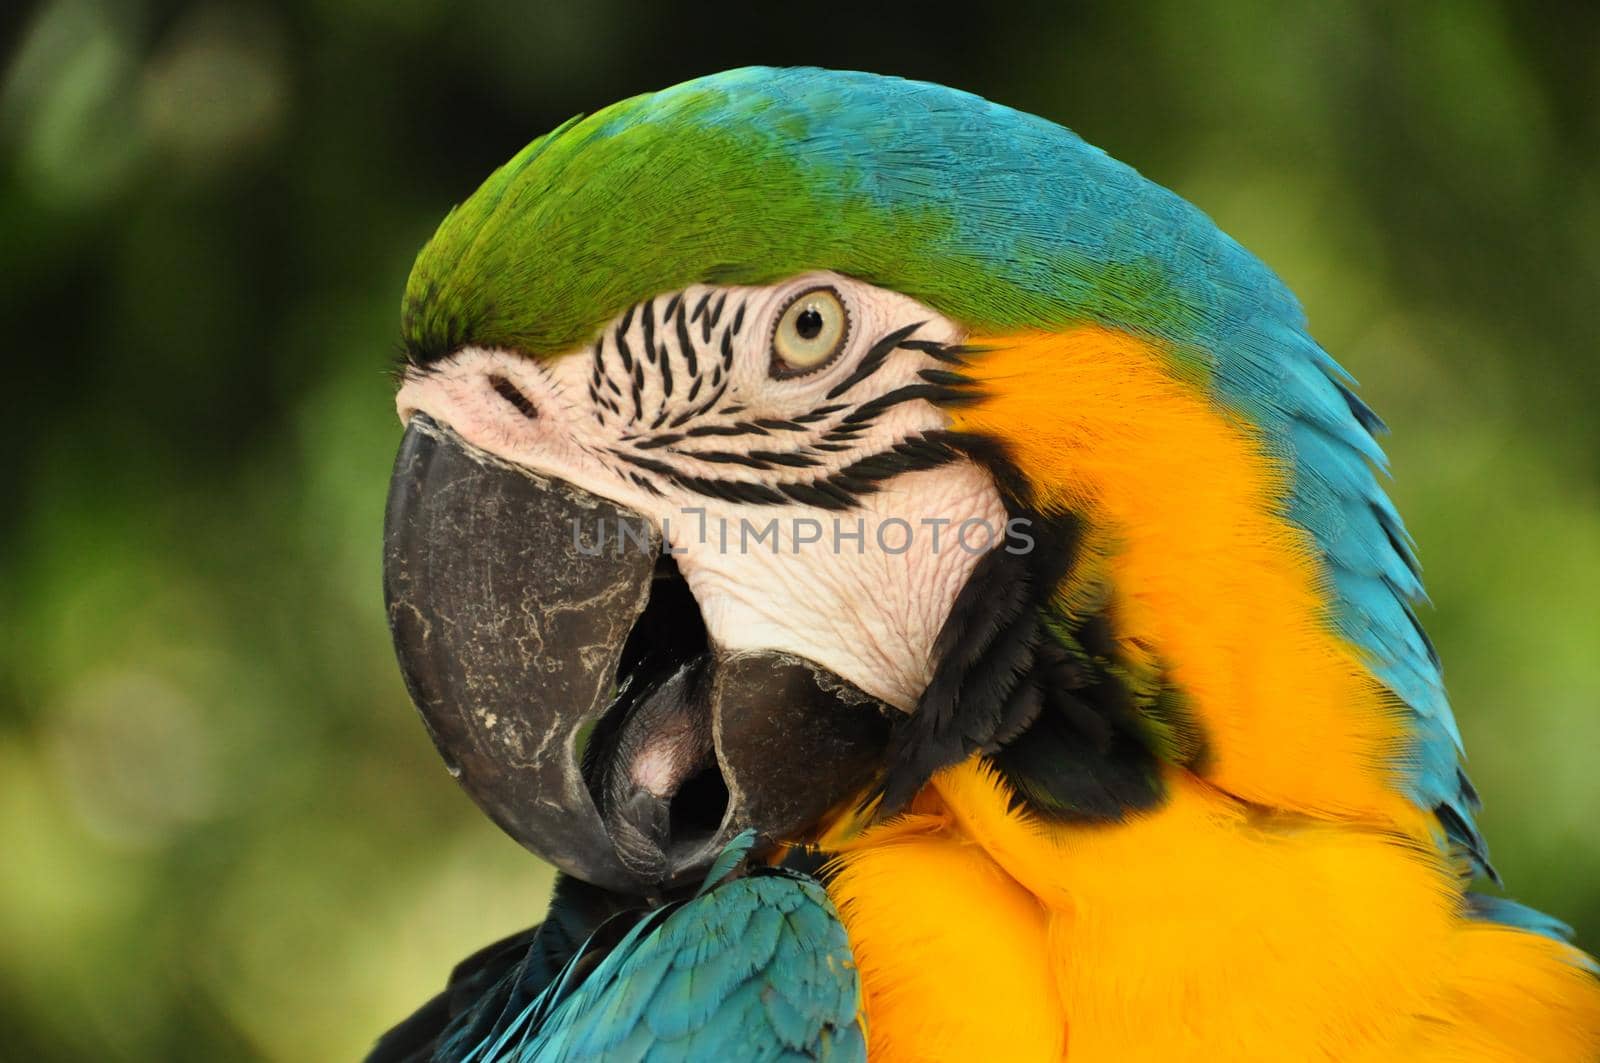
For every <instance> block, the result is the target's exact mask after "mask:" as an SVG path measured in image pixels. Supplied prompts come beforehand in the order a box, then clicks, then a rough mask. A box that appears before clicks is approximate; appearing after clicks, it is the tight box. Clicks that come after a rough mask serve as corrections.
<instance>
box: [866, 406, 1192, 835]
mask: <svg viewBox="0 0 1600 1063" xmlns="http://www.w3.org/2000/svg"><path fill="white" fill-rule="evenodd" d="M935 442H937V443H938V444H939V445H940V446H942V447H944V448H945V449H947V450H950V451H953V452H957V453H960V454H961V455H963V456H965V457H967V458H968V459H970V460H973V461H975V462H977V463H978V464H980V465H983V466H984V467H985V468H987V469H988V470H989V471H990V473H991V475H992V476H993V477H994V480H995V483H996V485H997V487H998V488H999V489H1000V492H1001V495H1002V497H1003V499H1004V500H1005V503H1006V508H1007V512H1008V515H1009V516H1010V517H1011V518H1013V519H1015V518H1025V519H1027V520H1028V521H1029V524H1028V526H1027V530H1028V534H1029V535H1031V536H1032V537H1033V538H1034V540H1035V544H1034V547H1033V549H1032V550H1031V551H1029V552H1027V553H1011V552H1008V550H1007V549H1006V545H1001V546H999V547H997V548H996V549H994V550H991V551H990V552H989V553H987V554H985V555H984V556H983V558H982V559H981V560H980V561H979V562H978V564H977V566H976V567H975V568H974V569H973V572H972V574H971V575H970V576H969V577H968V579H967V582H966V584H965V586H963V587H962V589H961V592H960V594H959V595H958V596H957V598H956V601H955V604H954V606H953V607H952V609H951V611H950V615H949V617H948V618H947V619H946V621H945V624H944V627H943V628H942V629H941V630H940V633H939V636H938V638H937V640H936V641H935V645H934V660H935V665H934V674H933V678H932V680H931V681H930V682H929V684H928V687H927V689H926V690H925V691H924V692H923V695H922V698H921V700H920V701H919V702H918V705H917V709H916V711H915V712H914V713H912V714H910V715H909V716H906V717H905V718H903V719H902V720H900V721H898V722H897V723H896V727H895V731H894V735H893V737H892V738H891V741H890V748H889V755H888V759H887V768H886V770H885V773H884V776H883V779H882V782H881V784H880V786H879V789H878V792H877V794H875V795H874V796H876V797H878V798H879V799H880V806H879V808H880V814H887V813H893V812H894V811H897V810H898V809H900V808H902V807H904V806H905V804H906V802H908V801H910V800H911V798H912V797H914V796H915V795H916V793H917V792H918V791H919V790H921V789H922V787H923V786H924V785H925V784H926V783H927V781H928V779H929V778H930V777H931V776H932V775H933V774H934V773H935V772H937V771H939V770H940V769H941V768H945V767H949V766H951V765H953V764H958V763H960V762H962V761H964V760H966V759H967V758H968V757H970V756H972V755H973V754H975V753H980V754H983V755H985V756H986V757H987V760H988V762H989V763H990V764H991V765H992V766H993V767H994V768H995V769H996V770H997V771H998V772H999V773H1000V775H1001V776H1002V777H1003V778H1004V779H1005V781H1006V782H1007V783H1008V784H1009V785H1010V787H1011V789H1012V792H1013V794H1014V801H1015V803H1016V804H1017V805H1018V806H1020V807H1023V808H1026V809H1028V810H1030V811H1032V812H1034V813H1037V814H1039V815H1042V816H1045V817H1048V818H1051V819H1058V820H1083V819H1089V820H1106V819H1119V818H1121V817H1122V816H1123V815H1125V814H1126V813H1127V812H1128V811H1130V810H1135V809H1141V808H1148V807H1151V806H1153V805H1155V804H1157V803H1159V802H1160V801H1161V800H1162V797H1163V790H1162V786H1161V775H1160V769H1161V762H1162V759H1163V753H1167V754H1169V755H1172V756H1175V757H1176V759H1179V760H1180V761H1181V762H1184V763H1189V764H1193V763H1195V762H1196V761H1198V760H1199V759H1200V758H1201V757H1203V755H1204V749H1203V741H1201V739H1200V736H1199V732H1198V729H1196V728H1193V727H1192V721H1190V720H1188V719H1187V718H1186V717H1183V718H1178V717H1179V716H1181V708H1180V707H1175V704H1174V703H1173V702H1171V701H1168V702H1165V703H1163V711H1164V712H1166V713H1169V714H1174V715H1173V717H1172V718H1163V719H1160V720H1150V719H1147V708H1146V706H1144V705H1143V704H1142V701H1141V696H1140V693H1139V692H1138V691H1136V690H1135V689H1134V687H1133V685H1132V684H1131V683H1130V682H1129V680H1128V679H1127V673H1126V671H1125V670H1124V669H1122V668H1120V667H1118V665H1117V656H1118V654H1117V647H1116V643H1115V640H1114V638H1113V636H1112V630H1111V625H1110V624H1109V623H1108V622H1107V621H1106V619H1105V618H1104V617H1101V616H1092V617H1089V618H1087V619H1085V620H1083V621H1081V622H1079V623H1077V624H1075V625H1073V624H1069V622H1068V620H1067V618H1066V617H1065V616H1064V615H1062V614H1061V613H1060V611H1059V610H1058V608H1057V606H1056V604H1055V602H1054V597H1055V593H1056V589H1057V588H1058V587H1059V586H1060V584H1061V581H1062V579H1063V578H1064V577H1065V576H1066V574H1067V573H1068V571H1069V570H1070V568H1071V566H1072V565H1073V564H1074V563H1075V561H1076V559H1077V556H1078V554H1079V552H1080V548H1081V538H1082V528H1081V524H1080V522H1079V521H1078V520H1077V518H1075V517H1073V516H1071V515H1070V514H1061V515H1053V514H1052V515H1049V516H1046V515H1044V514H1042V513H1040V512H1039V511H1038V510H1037V509H1036V508H1035V506H1034V504H1033V499H1032V492H1031V488H1030V487H1029V485H1028V482H1027V480H1026V478H1025V477H1024V476H1023V475H1022V474H1021V472H1020V471H1019V470H1018V469H1017V467H1016V465H1015V464H1014V463H1013V462H1011V461H1010V459H1009V458H1008V457H1007V455H1006V453H1005V449H1004V446H1003V445H1002V444H1000V443H999V442H997V441H995V440H992V439H987V438H983V437H977V436H970V435H964V434H957V433H946V434H945V435H944V436H943V437H941V438H940V439H938V440H936V441H935ZM1185 727H1189V728H1190V729H1189V730H1188V731H1184V732H1183V733H1184V735H1185V736H1186V738H1187V741H1181V742H1177V743H1175V744H1174V746H1173V749H1168V750H1162V749H1160V748H1158V746H1159V743H1158V742H1157V741H1156V739H1155V737H1154V734H1153V732H1155V731H1157V730H1159V731H1162V732H1163V733H1166V734H1168V735H1170V734H1172V733H1173V732H1174V731H1183V728H1185ZM1174 750H1175V752H1174Z"/></svg>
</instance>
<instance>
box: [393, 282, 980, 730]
mask: <svg viewBox="0 0 1600 1063" xmlns="http://www.w3.org/2000/svg"><path fill="white" fill-rule="evenodd" d="M808 296H809V297H811V298H813V299H814V301H815V305H816V308H817V310H818V313H817V314H815V315H811V314H808V313H806V312H807V311H810V310H811V309H812V304H810V303H807V304H803V305H797V303H796V300H797V298H807V297H808ZM835 298H836V299H837V304H835V303H834V302H831V301H830V300H833V299H835ZM835 305H838V306H842V308H843V311H844V314H845V317H846V319H847V320H846V322H845V324H844V326H843V335H842V339H840V340H839V342H838V344H837V352H836V353H835V354H833V355H832V357H829V358H826V359H823V360H821V361H820V364H817V365H815V366H814V367H813V366H810V365H806V366H800V367H796V366H794V365H791V364H787V363H785V362H784V361H783V359H782V358H781V356H779V355H778V354H777V353H775V352H776V351H777V350H790V351H794V350H806V351H807V352H808V357H810V352H811V351H812V350H813V349H814V348H807V347H806V346H805V344H806V343H807V342H810V341H811V340H812V339H813V338H816V337H820V339H818V340H817V342H819V343H823V342H831V341H832V339H833V337H834V336H835V335H836V333H834V332H832V331H829V330H830V329H833V328H834V327H835V325H837V324H838V321H837V319H836V318H832V317H829V316H828V315H829V314H832V313H834V307H835ZM786 311H788V312H789V313H788V315H787V317H785V313H786ZM780 322H782V323H783V325H784V327H785V328H787V329H798V331H797V332H796V333H795V334H794V335H788V334H786V336H785V338H786V339H787V340H789V341H790V342H788V343H784V344H778V345H776V346H775V344H774V331H775V329H776V328H777V327H778V325H779V324H780ZM960 338H961V333H960V330H959V329H958V328H957V327H956V326H955V325H954V324H953V323H952V322H950V321H949V320H948V319H945V318H943V317H941V316H939V315H938V314H936V313H934V312H933V311H931V310H930V309H929V308H928V307H926V306H924V305H922V304H921V303H918V302H916V301H915V300H913V299H909V298H907V297H905V296H903V295H900V294H897V293H895V292H890V291H885V290H883V289H881V288H876V287H873V286H870V285H866V284H863V283H860V282H858V281H855V280H852V279H850V278H847V277H842V276H839V275H838V274H833V273H813V274H807V275H805V276H801V277H796V278H793V279H790V280H788V281H784V282H781V283H779V284H776V285H772V286H769V287H707V286H693V287H691V288H688V289H686V290H684V291H682V292H673V293H666V294H663V295H660V296H657V297H656V298H654V299H651V300H647V301H646V302H644V303H640V304H638V305H636V306H635V307H633V308H630V309H629V310H628V311H626V312H625V313H624V314H622V315H620V316H619V317H618V318H617V319H616V320H615V321H613V322H611V323H610V324H609V325H608V326H607V327H606V328H605V330H604V331H603V332H602V333H601V334H600V336H599V337H597V338H596V340H595V341H594V342H593V343H592V344H590V345H589V346H587V347H585V348H583V349H580V350H575V351H572V352H569V353H567V354H565V355H562V356H560V357H557V358H554V359H540V360H536V359H533V358H530V357H527V356H524V355H520V354H517V353H514V352H509V351H497V350H485V349H481V348H470V347H469V348H465V349H463V350H461V351H458V352H456V353H454V354H452V355H450V356H449V357H447V358H445V359H444V360H442V361H440V362H438V363H435V364H433V365H430V366H427V367H426V368H423V369H413V370H410V371H408V373H407V376H406V379H405V382H404V384H403V386H402V387H401V389H400V392H399V395H398V396H397V398H396V404H397V407H398V409H399V412H400V416H401V418H402V419H403V420H404V419H408V418H409V417H410V416H411V415H412V414H413V413H417V412H421V413H426V414H427V415H428V416H430V417H432V418H433V419H434V420H435V421H437V422H439V423H441V424H445V425H448V426H449V427H451V428H452V429H454V430H455V431H456V432H457V433H458V434H459V435H461V436H462V437H463V438H464V439H465V440H466V441H467V442H469V443H471V444H473V445H474V446H477V447H479V448H481V449H483V450H486V451H488V452H490V453H492V454H495V455H498V456H499V457H501V458H504V459H506V460H508V461H511V462H514V463H516V464H519V465H522V466H525V467H527V468H530V469H534V470H538V471H539V472H542V473H544V474H547V475H550V476H554V477H557V478H560V479H563V480H566V481H568V482H570V483H573V484H575V485H576V486H578V487H581V488H583V489H585V490H588V491H591V492H593V493H595V494H597V495H601V496H603V497H606V498H609V499H611V500H613V501H615V502H618V503H620V504H622V505H624V506H627V507H629V508H631V509H634V510H636V511H637V512H638V513H639V514H640V515H641V518H642V519H645V520H648V521H650V522H651V523H653V524H654V525H656V526H657V527H658V528H660V529H661V530H662V532H663V536H664V538H665V540H666V542H667V544H668V546H669V548H670V549H671V550H672V552H673V554H674V556H675V560H676V561H677V564H678V567H679V569H680V570H681V572H682V573H683V576H684V579H685V581H686V582H687V583H688V585H689V588H690V590H691V592H692V593H693V595H694V597H695V599H696V601H697V603H698V605H699V607H700V611H701V613H702V616H703V618H704V620H705V623H706V628H707V633H708V636H709V638H710V639H711V641H712V642H713V643H714V644H715V645H717V646H720V647H724V648H729V649H766V650H782V651H787V652H790V653H793V654H796V655H798V656H801V657H805V658H807V659H809V660H811V661H814V662H816V663H817V664H820V665H822V666H823V667H825V668H827V669H828V670H830V671H832V672H834V673H835V674H837V675H839V676H840V677H842V678H844V679H847V680H849V681H850V682H851V683H854V684H855V685H856V686H858V687H860V688H861V689H862V690H864V691H866V692H867V693H869V694H871V695H873V696H874V697H877V698H879V699H880V700H882V701H885V702H887V703H888V704H891V705H894V706H897V707H899V708H901V709H905V710H910V709H912V708H914V707H915V705H916V702H917V699H918V698H919V697H920V695H921V693H922V691H923V689H924V688H925V687H926V685H927V682H928V679H929V676H930V674H931V666H930V658H931V652H932V647H933V642H934V639H935V637H936V636H937V634H938V632H939V629H940V626H941V625H942V624H943V623H944V620H945V617H946V615H947V614H948V612H949V609H950V606H951V604H952V603H953V602H954V600H955V597H956V594H957V592H958V591H959V590H960V588H961V586H962V585H963V584H964V583H965V581H966V578H967V576H968V574H969V573H970V572H971V571H972V568H973V566H974V565H975V564H976V563H977V560H978V558H979V557H980V556H982V555H983V554H984V553H986V552H987V551H988V550H989V549H993V548H998V547H1001V546H1002V544H1003V543H1004V542H1005V541H1006V537H1007V531H1008V529H1007V525H1006V512H1005V509H1004V506H1003V505H1002V503H1001V500H1000V497H999V494H998V492H997V490H996V488H995V486H994V484H993V481H992V479H991V478H990V476H989V474H988V472H987V471H985V470H984V469H983V468H981V467H980V466H978V465H977V464H975V463H974V462H972V461H971V460H969V459H968V458H966V457H965V456H964V455H962V454H961V453H960V452H959V450H957V449H956V448H954V447H952V446H951V445H950V443H949V442H948V440H947V438H946V437H945V436H944V435H943V434H942V433H944V431H945V430H946V429H947V427H948V418H947V417H946V415H945V414H944V413H943V411H942V410H940V408H939V407H938V406H937V405H935V401H936V400H938V399H940V398H941V397H944V395H945V394H946V393H948V391H949V386H948V384H949V382H948V381H947V379H946V378H945V377H943V376H941V375H940V374H941V373H942V372H943V371H945V370H948V369H949V368H950V366H949V365H948V364H946V361H945V360H943V359H942V358H941V356H942V355H945V356H946V357H947V355H946V352H947V351H948V349H949V348H951V347H953V346H955V345H956V344H958V343H959V341H960ZM602 531H603V532H604V533H605V534H606V535H608V536H609V535H610V534H611V532H612V530H611V529H604V530H602ZM615 531H616V534H617V535H618V536H621V535H623V534H625V531H624V530H623V529H616V530H615ZM637 538H642V536H639V537H637Z"/></svg>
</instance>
